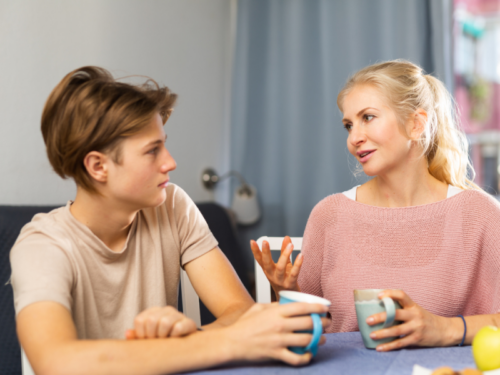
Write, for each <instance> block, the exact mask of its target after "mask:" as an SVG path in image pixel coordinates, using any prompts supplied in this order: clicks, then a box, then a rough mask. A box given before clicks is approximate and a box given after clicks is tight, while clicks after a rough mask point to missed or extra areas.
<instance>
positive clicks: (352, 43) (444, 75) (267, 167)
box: [231, 0, 452, 260]
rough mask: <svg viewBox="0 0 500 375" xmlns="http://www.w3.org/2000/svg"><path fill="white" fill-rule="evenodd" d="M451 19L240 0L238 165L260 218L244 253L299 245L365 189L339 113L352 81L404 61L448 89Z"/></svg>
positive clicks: (434, 12) (328, 1)
mask: <svg viewBox="0 0 500 375" xmlns="http://www.w3.org/2000/svg"><path fill="white" fill-rule="evenodd" d="M450 17H451V1H450V0H239V1H238V24H237V37H236V55H235V65H234V79H233V88H232V124H231V163H232V169H235V170H237V171H239V172H241V173H242V174H243V175H244V177H245V178H246V179H247V180H248V181H249V182H250V183H251V184H253V185H254V186H255V187H256V188H257V190H258V192H259V198H260V202H261V206H262V209H263V216H262V219H261V221H260V222H259V223H258V224H256V225H254V226H252V227H249V228H242V229H241V236H242V238H243V239H244V242H245V243H244V246H245V249H248V243H247V242H246V241H247V240H248V239H250V238H254V239H257V238H258V237H260V236H263V235H268V236H283V235H290V236H302V235H303V232H304V229H305V225H306V222H307V219H308V216H309V214H310V212H311V210H312V208H313V207H314V206H315V205H316V204H317V203H318V202H319V201H320V200H321V199H322V198H324V197H326V196H328V195H330V194H333V193H338V192H342V191H344V190H347V189H349V188H351V187H352V186H354V185H357V184H359V183H362V182H363V181H365V179H366V177H364V176H358V177H356V176H354V174H353V171H354V170H355V167H356V164H355V161H354V159H353V158H352V157H351V156H350V155H349V153H348V151H347V147H346V137H347V133H346V131H345V130H344V128H343V126H342V123H341V118H342V117H341V114H340V112H339V110H338V108H337V104H336V98H337V94H338V92H339V90H340V89H341V88H342V86H343V84H344V83H345V81H346V79H347V77H348V76H349V75H350V74H352V73H354V72H355V71H357V70H359V69H360V68H362V67H364V66H366V65H369V64H373V63H376V62H380V61H383V60H389V59H397V58H403V59H408V60H411V61H412V62H415V63H417V64H419V65H420V66H422V67H423V68H424V69H425V70H426V71H427V72H429V73H433V74H435V75H436V76H438V78H440V79H442V80H443V81H445V83H446V84H447V86H448V87H449V88H451V84H452V71H451V42H450V38H451V21H450ZM248 254H250V253H249V252H247V257H249V258H248V259H249V260H250V259H251V258H250V257H251V255H248Z"/></svg>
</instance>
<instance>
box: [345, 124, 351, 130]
mask: <svg viewBox="0 0 500 375" xmlns="http://www.w3.org/2000/svg"><path fill="white" fill-rule="evenodd" d="M344 128H345V130H347V131H350V130H351V129H352V125H351V124H344Z"/></svg>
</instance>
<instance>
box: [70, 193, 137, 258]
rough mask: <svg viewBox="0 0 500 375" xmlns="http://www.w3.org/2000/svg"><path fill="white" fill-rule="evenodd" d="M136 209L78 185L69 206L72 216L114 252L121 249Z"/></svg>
mask: <svg viewBox="0 0 500 375" xmlns="http://www.w3.org/2000/svg"><path fill="white" fill-rule="evenodd" d="M137 211H138V210H133V209H131V208H127V207H126V205H125V204H123V203H120V202H116V201H114V200H113V199H111V198H109V197H106V196H102V195H98V194H96V193H90V192H88V191H87V190H84V189H82V188H80V187H78V188H77V193H76V198H75V200H74V202H73V204H72V205H71V206H70V212H71V214H72V215H73V217H74V218H75V219H76V220H78V221H79V222H80V223H82V224H83V225H85V226H86V227H88V228H89V229H90V230H91V231H92V233H94V234H95V235H96V236H97V237H98V238H99V239H100V240H101V241H102V242H104V244H105V245H106V246H108V247H109V248H110V249H111V250H112V251H116V252H119V251H121V250H122V249H123V246H124V245H125V243H126V241H127V236H128V232H129V230H130V227H131V225H132V222H133V221H134V218H135V215H136V214H137Z"/></svg>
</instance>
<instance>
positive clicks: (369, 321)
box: [366, 318, 374, 323]
mask: <svg viewBox="0 0 500 375" xmlns="http://www.w3.org/2000/svg"><path fill="white" fill-rule="evenodd" d="M373 321H374V319H373V318H367V319H366V322H367V323H373Z"/></svg>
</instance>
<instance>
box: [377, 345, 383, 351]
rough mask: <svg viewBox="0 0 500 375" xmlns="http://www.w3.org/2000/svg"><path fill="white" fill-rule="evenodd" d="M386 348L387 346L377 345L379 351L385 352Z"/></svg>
mask: <svg viewBox="0 0 500 375" xmlns="http://www.w3.org/2000/svg"><path fill="white" fill-rule="evenodd" d="M384 350H385V346H377V352H383V351H384Z"/></svg>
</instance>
